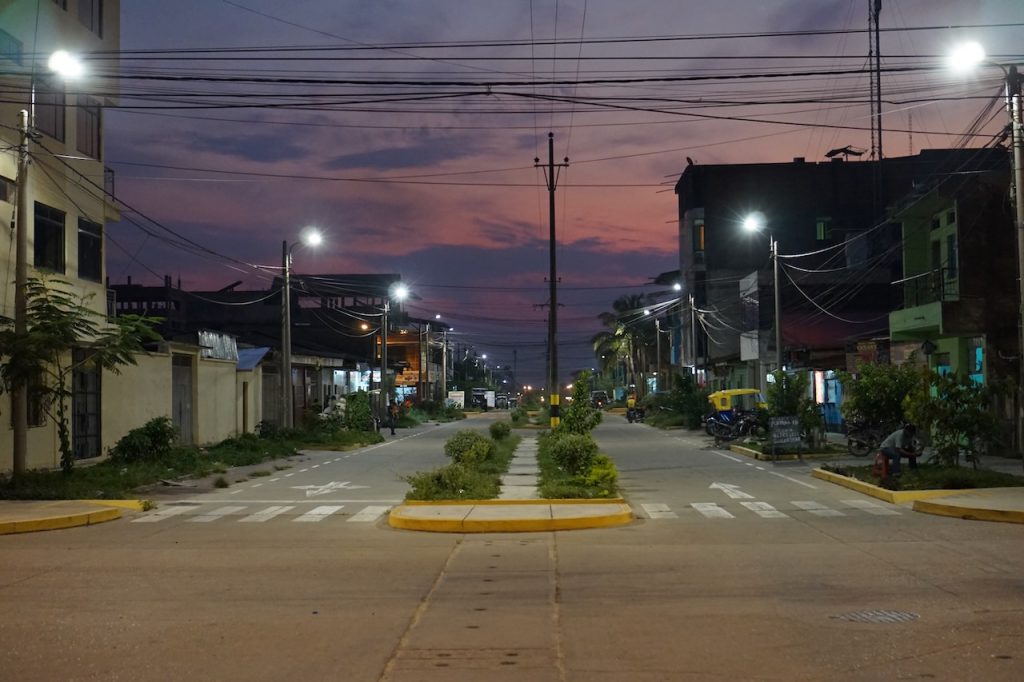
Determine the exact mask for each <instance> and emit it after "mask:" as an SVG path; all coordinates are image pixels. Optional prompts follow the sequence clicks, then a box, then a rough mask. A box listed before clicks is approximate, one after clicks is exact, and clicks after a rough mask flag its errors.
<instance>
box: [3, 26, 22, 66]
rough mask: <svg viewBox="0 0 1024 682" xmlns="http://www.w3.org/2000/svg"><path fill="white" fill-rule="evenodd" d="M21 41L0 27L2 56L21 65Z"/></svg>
mask: <svg viewBox="0 0 1024 682" xmlns="http://www.w3.org/2000/svg"><path fill="white" fill-rule="evenodd" d="M21 49H22V47H21V41H20V40H18V39H17V38H15V37H14V36H12V35H11V34H10V33H8V32H7V31H5V30H3V29H2V28H0V58H3V59H8V60H10V61H12V62H14V63H15V64H17V65H18V66H21V59H22V51H21Z"/></svg>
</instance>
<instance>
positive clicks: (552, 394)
mask: <svg viewBox="0 0 1024 682" xmlns="http://www.w3.org/2000/svg"><path fill="white" fill-rule="evenodd" d="M533 164H534V167H535V168H542V169H544V178H545V180H546V181H547V187H548V214H549V215H548V220H549V223H550V226H551V229H550V238H549V242H550V244H549V247H548V248H549V252H550V261H551V262H550V266H551V267H550V274H549V275H548V287H549V290H550V293H549V297H550V299H551V300H550V301H549V305H550V314H549V315H548V357H549V360H548V399H549V401H550V402H549V403H548V407H549V410H550V414H551V428H554V427H556V426H558V424H559V422H560V421H561V418H560V416H559V403H560V402H561V400H560V397H559V396H560V395H561V391H560V390H559V386H558V268H557V261H556V258H555V244H556V242H555V188H556V187H557V186H558V177H557V175H556V174H555V172H556V171H555V169H556V168H568V167H569V157H565V161H564V163H559V164H556V163H555V134H554V133H548V163H547V165H546V166H543V165H541V163H540V159H539V158H535V159H534V160H533Z"/></svg>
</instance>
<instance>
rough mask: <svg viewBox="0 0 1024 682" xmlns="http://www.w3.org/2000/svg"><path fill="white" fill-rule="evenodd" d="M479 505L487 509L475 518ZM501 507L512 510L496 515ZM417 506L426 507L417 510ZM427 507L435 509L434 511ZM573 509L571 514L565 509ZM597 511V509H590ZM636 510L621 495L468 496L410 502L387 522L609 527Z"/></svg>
mask: <svg viewBox="0 0 1024 682" xmlns="http://www.w3.org/2000/svg"><path fill="white" fill-rule="evenodd" d="M584 505H589V506H594V507H606V508H607V510H606V511H605V510H602V511H601V512H598V513H593V514H583V513H580V514H576V515H571V512H570V510H571V509H572V508H573V507H576V508H579V507H582V506H584ZM477 507H481V508H482V509H484V510H495V511H489V512H488V511H483V512H481V513H480V514H478V515H479V516H481V517H482V518H473V517H474V515H475V514H474V512H476V510H477ZM498 507H506V508H508V511H509V513H508V514H506V515H504V516H495V512H496V511H497V513H500V510H496V508H498ZM415 510H423V512H421V513H416V511H415ZM426 510H433V513H431V512H428V511H426ZM563 511H565V512H570V513H569V514H565V513H562V512H563ZM590 511H595V510H590ZM633 520H634V517H633V510H632V509H630V507H629V505H627V504H626V503H625V501H624V500H622V499H621V498H619V499H612V500H516V501H514V502H509V501H505V500H466V501H462V502H456V503H453V502H451V501H447V502H407V503H405V504H402V505H400V506H398V507H395V508H394V509H393V510H392V511H391V513H390V514H389V515H388V525H390V526H391V527H392V528H400V529H403V530H418V531H427V532H434V533H537V532H548V531H556V530H583V529H588V528H610V527H614V526H623V525H626V524H628V523H632V522H633Z"/></svg>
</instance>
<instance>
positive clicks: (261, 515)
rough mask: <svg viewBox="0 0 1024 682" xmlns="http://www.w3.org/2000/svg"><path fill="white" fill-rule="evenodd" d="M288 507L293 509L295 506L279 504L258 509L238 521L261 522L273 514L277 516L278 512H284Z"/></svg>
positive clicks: (270, 517)
mask: <svg viewBox="0 0 1024 682" xmlns="http://www.w3.org/2000/svg"><path fill="white" fill-rule="evenodd" d="M289 509H295V506H294V505H292V506H285V505H280V506H276V507H267V508H266V509H264V510H262V511H258V512H256V513H255V514H249V515H248V516H246V517H245V518H244V519H239V522H240V523H263V522H264V521H269V520H270V519H272V518H274V517H275V516H278V515H279V514H284V513H285V512H286V511H288V510H289Z"/></svg>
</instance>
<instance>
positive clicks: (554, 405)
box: [548, 387, 561, 428]
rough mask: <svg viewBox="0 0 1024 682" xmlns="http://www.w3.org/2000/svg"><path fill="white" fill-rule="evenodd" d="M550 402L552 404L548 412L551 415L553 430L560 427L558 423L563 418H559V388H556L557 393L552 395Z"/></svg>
mask: <svg viewBox="0 0 1024 682" xmlns="http://www.w3.org/2000/svg"><path fill="white" fill-rule="evenodd" d="M550 400H551V402H550V404H549V405H548V410H549V412H550V413H551V428H555V427H556V426H558V423H559V422H560V421H561V418H560V417H559V416H558V403H559V399H558V388H557V387H556V388H555V392H554V393H552V394H551V395H550Z"/></svg>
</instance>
